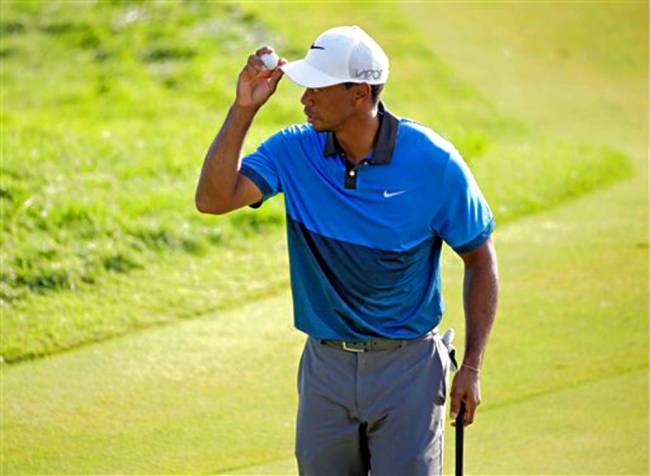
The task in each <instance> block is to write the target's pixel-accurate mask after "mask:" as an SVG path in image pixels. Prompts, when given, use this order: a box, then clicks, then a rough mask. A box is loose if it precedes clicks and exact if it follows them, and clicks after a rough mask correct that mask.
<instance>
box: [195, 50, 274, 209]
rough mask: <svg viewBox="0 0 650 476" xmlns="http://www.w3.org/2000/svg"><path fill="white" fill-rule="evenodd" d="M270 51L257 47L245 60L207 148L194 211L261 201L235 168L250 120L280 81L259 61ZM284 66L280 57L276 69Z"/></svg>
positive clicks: (255, 188) (252, 184)
mask: <svg viewBox="0 0 650 476" xmlns="http://www.w3.org/2000/svg"><path fill="white" fill-rule="evenodd" d="M272 52H273V49H272V48H269V47H266V46H265V47H262V48H260V49H259V50H257V51H256V52H255V54H254V55H251V56H249V57H248V62H247V64H246V66H244V68H243V69H242V71H241V73H240V74H239V79H238V82H237V97H236V99H235V102H234V103H233V105H232V106H231V107H230V110H229V111H228V115H227V116H226V120H225V121H224V123H223V125H222V126H221V129H220V130H219V133H218V134H217V136H216V137H215V138H214V140H213V141H212V144H211V145H210V148H209V149H208V152H207V154H206V156H205V159H204V161H203V168H202V169H201V175H200V177H199V181H198V184H197V186H196V194H195V203H196V208H197V209H198V210H199V211H200V212H202V213H211V214H222V213H227V212H229V211H232V210H236V209H237V208H241V207H243V206H246V205H250V204H252V203H255V202H257V201H259V200H260V199H261V198H262V192H261V191H260V190H259V189H258V188H257V186H256V185H255V184H254V183H253V182H252V181H251V180H250V179H248V178H247V177H245V176H244V175H242V174H240V173H239V171H238V166H239V156H240V154H241V148H242V144H243V143H244V138H245V137H246V133H247V132H248V129H249V128H250V126H251V124H252V122H253V118H254V117H255V114H257V111H258V110H259V109H260V107H262V105H264V103H266V101H267V100H268V99H269V98H270V97H271V96H272V95H273V93H274V92H275V90H276V89H277V86H278V83H279V81H280V79H281V78H282V71H281V70H280V68H279V67H278V68H276V69H274V70H273V71H271V70H268V69H266V68H264V65H263V63H262V61H261V60H260V57H261V56H262V55H263V54H265V53H272ZM284 63H286V60H285V59H284V58H283V59H281V60H280V63H279V65H278V66H281V65H282V64H284Z"/></svg>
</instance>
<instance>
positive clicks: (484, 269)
mask: <svg viewBox="0 0 650 476" xmlns="http://www.w3.org/2000/svg"><path fill="white" fill-rule="evenodd" d="M498 292H499V278H498V271H497V263H496V256H495V253H494V249H493V248H492V247H491V246H490V254H489V255H488V258H487V259H483V260H480V261H476V262H470V263H466V264H465V280H464V289H463V303H464V308H465V326H466V333H465V354H464V357H463V363H464V364H467V365H469V366H471V367H474V368H477V369H478V368H480V367H481V364H482V362H483V354H484V352H485V346H486V344H487V340H488V336H489V335H490V330H491V329H492V324H493V323H494V319H495V316H496V309H497V301H498Z"/></svg>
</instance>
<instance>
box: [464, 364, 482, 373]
mask: <svg viewBox="0 0 650 476" xmlns="http://www.w3.org/2000/svg"><path fill="white" fill-rule="evenodd" d="M460 368H462V369H463V368H464V369H467V370H471V371H472V372H474V373H477V374H479V373H481V369H480V368H479V367H478V366H473V365H471V364H468V363H466V362H463V364H462V365H461V366H460Z"/></svg>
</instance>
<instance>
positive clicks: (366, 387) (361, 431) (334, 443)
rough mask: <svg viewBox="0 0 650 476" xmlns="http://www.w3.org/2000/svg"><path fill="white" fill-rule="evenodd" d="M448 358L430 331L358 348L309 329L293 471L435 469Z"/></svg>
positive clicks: (397, 473) (341, 475) (396, 474)
mask: <svg viewBox="0 0 650 476" xmlns="http://www.w3.org/2000/svg"><path fill="white" fill-rule="evenodd" d="M449 365H450V357H449V354H448V353H447V350H446V347H445V345H444V343H443V342H442V339H441V337H440V335H439V334H438V333H437V332H435V331H433V332H430V333H428V334H425V335H424V336H422V337H420V338H418V339H415V340H413V341H409V343H408V344H407V345H406V346H404V347H402V348H399V349H395V350H385V351H373V352H363V353H354V352H348V351H345V350H340V349H337V348H333V347H329V346H327V345H325V344H322V343H320V342H319V341H318V340H316V339H314V338H312V337H309V338H308V339H307V342H306V343H305V348H304V350H303V353H302V357H301V359H300V366H299V370H298V395H299V403H298V419H297V428H296V458H297V460H298V469H299V472H300V474H301V475H310V476H311V475H316V476H327V475H332V476H345V475H367V474H369V472H370V473H372V476H381V475H386V476H388V475H390V476H401V475H404V476H406V475H439V474H442V456H443V440H444V427H445V425H444V423H445V402H446V394H447V387H448V383H449Z"/></svg>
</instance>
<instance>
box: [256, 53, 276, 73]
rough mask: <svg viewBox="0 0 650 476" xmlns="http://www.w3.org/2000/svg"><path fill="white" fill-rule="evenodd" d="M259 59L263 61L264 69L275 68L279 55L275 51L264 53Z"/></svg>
mask: <svg viewBox="0 0 650 476" xmlns="http://www.w3.org/2000/svg"><path fill="white" fill-rule="evenodd" d="M260 59H261V60H262V63H264V67H265V68H266V69H275V68H277V66H278V63H279V62H280V57H279V56H278V55H276V54H275V53H264V54H263V55H262V56H261V57H260Z"/></svg>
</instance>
